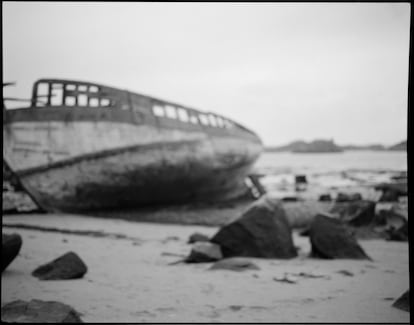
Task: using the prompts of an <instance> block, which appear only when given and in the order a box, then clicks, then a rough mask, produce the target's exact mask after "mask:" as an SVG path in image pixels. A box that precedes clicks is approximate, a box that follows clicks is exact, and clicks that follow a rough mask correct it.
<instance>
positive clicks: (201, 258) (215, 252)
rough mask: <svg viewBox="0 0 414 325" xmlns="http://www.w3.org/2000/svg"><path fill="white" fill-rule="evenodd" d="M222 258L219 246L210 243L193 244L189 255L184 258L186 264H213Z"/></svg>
mask: <svg viewBox="0 0 414 325" xmlns="http://www.w3.org/2000/svg"><path fill="white" fill-rule="evenodd" d="M222 258H223V255H222V254H221V249H220V246H219V245H217V244H213V243H210V242H208V243H207V242H198V243H195V244H194V246H193V248H192V249H191V252H190V255H189V256H188V257H187V258H186V260H185V261H186V262H187V263H204V262H213V261H217V260H220V259H222Z"/></svg>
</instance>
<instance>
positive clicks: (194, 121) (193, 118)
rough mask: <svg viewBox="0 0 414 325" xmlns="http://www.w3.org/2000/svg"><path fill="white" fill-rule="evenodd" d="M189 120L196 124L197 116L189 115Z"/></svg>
mask: <svg viewBox="0 0 414 325" xmlns="http://www.w3.org/2000/svg"><path fill="white" fill-rule="evenodd" d="M190 122H191V123H193V124H198V118H197V116H195V115H191V116H190Z"/></svg>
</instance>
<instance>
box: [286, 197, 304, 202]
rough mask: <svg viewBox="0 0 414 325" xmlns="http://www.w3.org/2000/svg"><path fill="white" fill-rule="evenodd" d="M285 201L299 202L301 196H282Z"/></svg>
mask: <svg viewBox="0 0 414 325" xmlns="http://www.w3.org/2000/svg"><path fill="white" fill-rule="evenodd" d="M282 201H283V202H297V201H300V198H298V197H297V196H285V197H283V198H282Z"/></svg>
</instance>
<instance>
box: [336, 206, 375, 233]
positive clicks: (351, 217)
mask: <svg viewBox="0 0 414 325" xmlns="http://www.w3.org/2000/svg"><path fill="white" fill-rule="evenodd" d="M330 213H332V214H337V215H339V218H340V219H341V220H342V221H344V222H345V223H347V224H349V225H351V226H354V227H360V226H367V225H371V224H373V223H374V222H375V202H373V201H368V200H359V201H350V202H341V203H336V204H335V205H334V206H333V207H332V209H331V210H330Z"/></svg>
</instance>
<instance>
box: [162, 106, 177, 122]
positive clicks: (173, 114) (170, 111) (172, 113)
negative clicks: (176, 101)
mask: <svg viewBox="0 0 414 325" xmlns="http://www.w3.org/2000/svg"><path fill="white" fill-rule="evenodd" d="M165 112H166V115H167V117H169V118H174V119H175V118H177V111H176V109H175V107H174V106H171V105H165Z"/></svg>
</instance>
